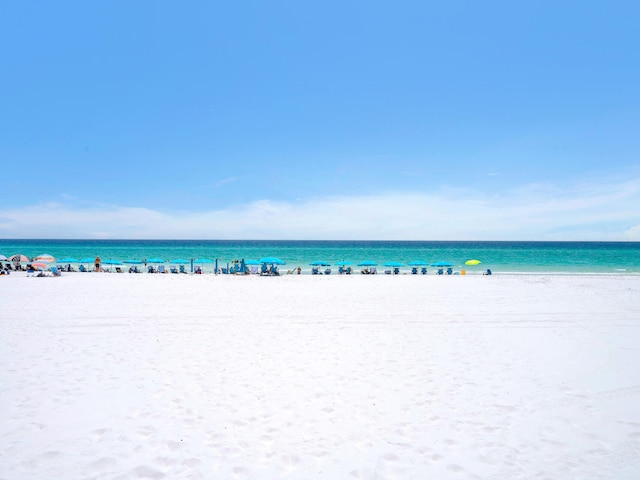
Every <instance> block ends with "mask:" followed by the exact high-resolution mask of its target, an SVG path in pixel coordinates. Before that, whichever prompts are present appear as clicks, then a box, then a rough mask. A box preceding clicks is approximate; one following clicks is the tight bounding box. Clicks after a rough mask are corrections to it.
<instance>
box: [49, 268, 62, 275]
mask: <svg viewBox="0 0 640 480" xmlns="http://www.w3.org/2000/svg"><path fill="white" fill-rule="evenodd" d="M51 273H53V276H54V277H61V276H62V272H61V271H60V270H58V267H51Z"/></svg>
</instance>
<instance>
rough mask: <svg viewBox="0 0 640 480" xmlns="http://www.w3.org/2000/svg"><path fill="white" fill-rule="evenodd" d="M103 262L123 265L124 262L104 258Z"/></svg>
mask: <svg viewBox="0 0 640 480" xmlns="http://www.w3.org/2000/svg"><path fill="white" fill-rule="evenodd" d="M102 263H103V264H105V265H122V262H121V261H119V260H104V261H103V262H102Z"/></svg>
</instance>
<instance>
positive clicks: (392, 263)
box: [384, 262, 404, 267]
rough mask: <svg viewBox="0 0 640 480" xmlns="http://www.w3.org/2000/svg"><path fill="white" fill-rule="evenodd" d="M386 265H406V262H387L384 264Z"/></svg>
mask: <svg viewBox="0 0 640 480" xmlns="http://www.w3.org/2000/svg"><path fill="white" fill-rule="evenodd" d="M384 266H385V267H404V263H402V262H387V263H385V264H384Z"/></svg>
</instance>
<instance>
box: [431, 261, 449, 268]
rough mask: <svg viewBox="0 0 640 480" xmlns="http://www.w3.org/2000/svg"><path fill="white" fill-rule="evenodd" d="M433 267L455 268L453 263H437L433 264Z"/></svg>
mask: <svg viewBox="0 0 640 480" xmlns="http://www.w3.org/2000/svg"><path fill="white" fill-rule="evenodd" d="M431 266H432V267H453V263H449V262H435V263H432V264H431Z"/></svg>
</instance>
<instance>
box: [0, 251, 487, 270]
mask: <svg viewBox="0 0 640 480" xmlns="http://www.w3.org/2000/svg"><path fill="white" fill-rule="evenodd" d="M95 260H96V257H86V258H81V259H77V258H74V257H64V258H60V259H57V260H56V259H55V258H54V257H53V256H52V255H49V254H42V255H38V256H37V257H36V258H35V259H34V260H33V261H32V260H30V259H29V258H28V257H27V256H25V255H21V254H17V255H12V256H11V257H6V256H4V255H0V261H9V262H14V263H27V262H32V264H33V265H34V266H35V267H36V268H38V266H37V265H35V263H38V264H40V265H43V266H44V268H46V266H47V265H48V264H50V263H53V262H58V263H88V264H91V263H93V262H94V261H95ZM191 262H192V260H185V259H182V258H177V259H173V260H169V261H167V260H164V259H162V258H157V257H152V258H148V259H145V260H137V259H129V260H124V261H122V262H121V261H119V260H111V259H109V260H102V261H101V263H102V264H104V265H122V264H130V265H141V264H146V263H172V264H180V265H184V264H190V263H191ZM193 263H194V264H209V263H216V264H217V263H218V261H217V259H216V260H215V261H214V260H211V259H208V258H197V259H195V260H193ZM244 263H245V265H262V264H271V265H285V262H284V261H283V260H281V259H280V258H278V257H263V258H260V259H259V260H253V259H248V260H244ZM480 263H482V262H481V261H480V260H476V259H471V260H467V261H466V262H465V265H469V266H474V265H480ZM353 264H354V263H353V262H350V261H341V262H336V263H335V264H334V265H336V266H340V267H346V266H349V265H353ZM309 265H311V266H318V267H328V266H330V265H332V263H331V262H327V261H324V260H316V261H313V262H311V263H310V264H309ZM357 265H358V266H359V267H375V266H377V265H378V263H377V262H374V261H372V260H364V261H362V262H360V263H358V264H357ZM383 266H385V267H404V266H405V264H404V263H402V262H386V263H384V264H383ZM406 266H409V267H426V266H432V267H438V268H447V267H453V266H454V264H453V263H450V262H444V261H440V262H434V263H429V262H425V261H423V260H413V261H411V262H408V263H407V264H406Z"/></svg>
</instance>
